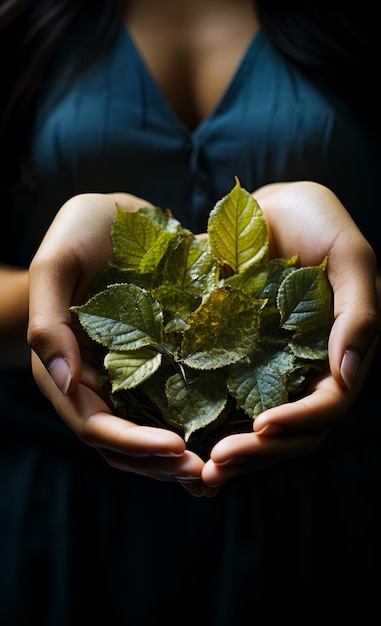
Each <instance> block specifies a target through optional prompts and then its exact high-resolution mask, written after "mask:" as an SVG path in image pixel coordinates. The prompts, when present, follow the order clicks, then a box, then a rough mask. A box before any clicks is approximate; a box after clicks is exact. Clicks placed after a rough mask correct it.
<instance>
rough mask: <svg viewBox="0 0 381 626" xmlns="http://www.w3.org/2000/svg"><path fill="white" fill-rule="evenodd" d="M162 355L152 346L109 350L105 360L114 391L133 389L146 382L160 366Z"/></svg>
mask: <svg viewBox="0 0 381 626" xmlns="http://www.w3.org/2000/svg"><path fill="white" fill-rule="evenodd" d="M161 359H162V356H161V354H160V353H159V352H157V351H156V350H152V349H151V348H140V349H138V350H131V351H125V352H109V353H108V354H107V355H106V357H105V360H104V366H105V368H106V369H107V371H108V374H109V377H110V381H111V384H112V391H113V392H115V391H120V390H121V389H132V388H134V387H137V386H138V385H141V384H142V383H144V382H145V381H146V380H147V379H148V378H150V377H151V376H152V374H154V373H155V372H156V371H157V369H158V368H159V367H160V364H161Z"/></svg>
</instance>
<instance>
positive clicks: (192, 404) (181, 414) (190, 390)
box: [166, 372, 227, 441]
mask: <svg viewBox="0 0 381 626" xmlns="http://www.w3.org/2000/svg"><path fill="white" fill-rule="evenodd" d="M166 394H167V399H168V405H169V407H170V408H172V409H173V414H174V415H176V416H177V419H176V425H177V426H181V427H182V428H183V430H184V439H185V441H188V440H189V437H190V436H191V435H192V434H193V433H194V432H195V431H196V430H199V429H200V428H205V427H206V426H208V425H209V424H211V423H212V422H214V421H215V420H217V418H218V416H219V414H220V413H221V411H222V410H223V408H224V406H225V404H226V400H227V389H226V381H225V377H224V376H223V374H221V373H216V372H213V374H211V373H210V372H199V373H198V374H197V376H193V377H192V378H191V379H189V380H185V378H184V377H183V376H182V375H181V374H174V375H173V376H171V377H170V378H169V379H168V381H167V385H166Z"/></svg>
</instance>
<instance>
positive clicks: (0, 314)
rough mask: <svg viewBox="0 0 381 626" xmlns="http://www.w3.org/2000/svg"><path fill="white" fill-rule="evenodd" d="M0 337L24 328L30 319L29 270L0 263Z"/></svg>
mask: <svg viewBox="0 0 381 626" xmlns="http://www.w3.org/2000/svg"><path fill="white" fill-rule="evenodd" d="M0 293H1V298H0V337H2V336H5V335H8V333H13V332H17V331H20V330H22V331H23V332H25V329H26V325H27V320H28V270H26V269H21V268H17V267H13V266H8V265H0Z"/></svg>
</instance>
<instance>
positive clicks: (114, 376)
mask: <svg viewBox="0 0 381 626" xmlns="http://www.w3.org/2000/svg"><path fill="white" fill-rule="evenodd" d="M111 237H112V243H113V249H114V258H115V263H114V264H109V265H107V267H105V269H104V270H103V271H102V272H101V273H100V274H99V275H98V276H97V277H96V279H95V281H94V283H93V285H92V288H91V293H90V294H89V299H88V301H87V302H86V303H85V304H83V305H81V306H73V307H71V311H73V312H75V313H76V314H77V315H78V318H79V320H80V323H81V325H82V326H83V328H84V329H85V330H86V332H87V334H88V335H89V336H90V337H91V339H92V340H93V341H94V342H95V343H96V345H97V346H98V349H99V351H100V353H101V355H102V361H103V366H102V372H100V377H101V380H102V382H105V383H107V384H109V388H110V398H111V400H112V402H113V405H114V407H115V410H116V411H117V412H118V413H119V414H120V415H122V416H125V417H127V416H128V417H129V418H131V419H133V420H134V421H136V422H138V423H143V424H148V425H152V426H162V427H164V428H169V429H172V430H174V431H175V432H178V433H179V434H181V435H182V436H183V438H184V440H185V441H186V442H187V444H188V447H189V448H191V449H194V450H196V451H198V452H199V453H204V454H208V452H209V450H210V448H211V447H212V445H213V443H215V442H216V440H218V439H219V438H221V437H222V436H224V435H227V434H231V433H234V432H246V431H249V430H252V425H253V424H252V421H253V420H254V419H255V417H256V416H257V415H258V414H259V413H261V412H262V411H264V410H266V409H268V408H270V407H273V406H277V405H279V404H282V403H285V402H287V401H289V400H291V399H292V398H295V397H297V395H298V394H300V393H301V392H302V391H303V389H304V388H305V386H306V384H307V382H308V379H309V376H310V375H311V373H315V374H316V372H321V371H324V370H326V369H327V368H328V351H327V345H328V336H329V332H330V329H331V326H332V322H333V317H332V292H331V287H330V285H329V282H328V279H327V276H326V263H327V260H326V259H323V261H322V263H321V264H320V265H317V266H309V267H299V266H298V255H297V254H295V256H294V257H292V258H290V259H282V258H273V259H270V258H269V237H268V230H267V225H266V222H265V219H264V217H263V212H262V209H261V207H260V206H259V204H258V202H257V201H256V200H255V198H254V197H253V196H252V195H251V194H250V193H249V192H248V191H246V190H245V189H243V188H242V187H241V186H240V183H239V181H238V179H236V183H235V186H234V187H233V189H232V190H231V191H230V193H228V194H227V195H226V196H225V197H223V198H222V199H221V200H220V201H219V202H217V204H216V205H215V207H214V208H213V210H212V211H211V212H210V215H209V219H208V228H207V233H206V236H204V237H197V236H196V235H195V234H194V233H192V232H191V231H189V230H188V229H185V228H183V227H182V225H181V224H180V222H178V221H177V220H176V219H174V218H173V215H172V213H171V211H169V210H162V209H160V208H148V207H142V208H141V209H139V210H138V211H137V212H126V211H123V210H122V209H120V208H119V207H118V206H117V207H116V215H115V218H114V221H113V225H112V229H111Z"/></svg>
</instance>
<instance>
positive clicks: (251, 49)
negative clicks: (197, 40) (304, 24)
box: [122, 25, 262, 137]
mask: <svg viewBox="0 0 381 626" xmlns="http://www.w3.org/2000/svg"><path fill="white" fill-rule="evenodd" d="M122 33H123V34H122V37H123V40H124V42H125V43H126V44H127V46H128V47H129V52H132V53H133V54H134V56H135V58H136V60H137V63H138V65H139V67H140V69H141V71H142V73H143V75H144V77H145V78H146V80H147V81H148V84H149V85H150V87H151V88H152V89H153V91H154V92H155V93H156V96H157V98H158V101H159V102H160V103H161V106H162V107H163V110H164V111H165V112H166V114H167V116H168V117H169V118H171V120H172V123H174V124H175V125H176V126H177V127H178V128H179V129H180V130H181V131H182V132H183V133H185V134H186V135H187V136H188V137H189V136H190V137H197V136H198V135H200V134H202V133H203V132H204V131H205V129H207V127H208V126H209V123H210V122H211V120H213V119H214V118H215V116H216V115H217V114H218V113H219V112H220V110H221V109H222V108H223V107H224V105H225V104H226V103H227V101H228V100H229V98H230V97H231V95H232V93H233V92H234V91H235V89H236V87H237V86H238V85H239V84H241V81H242V80H243V78H244V75H245V73H246V68H247V66H248V64H249V62H250V61H251V59H252V56H253V54H255V53H256V51H257V49H258V47H259V44H260V41H261V39H262V31H261V29H260V28H258V30H257V31H256V32H255V33H254V34H253V36H252V38H251V40H250V41H249V43H248V45H247V46H246V49H245V51H244V52H243V54H242V56H241V59H240V61H239V63H238V65H237V67H236V69H235V71H234V72H233V74H232V76H231V78H230V81H229V82H228V84H227V86H226V88H225V90H224V92H223V93H222V95H221V97H220V98H219V99H218V101H217V102H216V104H215V106H214V107H213V108H212V109H211V111H210V112H209V113H208V114H207V115H206V116H205V117H204V118H203V119H202V120H200V122H199V123H198V124H197V125H196V126H195V127H194V128H190V127H189V126H187V125H186V124H185V122H183V121H182V120H181V118H180V117H179V116H178V115H177V113H176V112H175V110H174V109H173V107H172V106H171V104H170V103H169V102H168V100H167V98H166V97H165V95H164V94H163V92H162V90H161V89H160V87H159V85H158V84H157V82H156V80H155V78H154V76H153V75H152V73H151V71H150V69H149V67H148V66H147V64H146V62H145V60H144V58H143V56H142V54H141V52H140V50H139V48H138V46H137V45H136V43H135V41H134V39H133V38H132V36H131V34H130V33H129V31H128V28H127V27H126V26H124V25H123V26H122Z"/></svg>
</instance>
